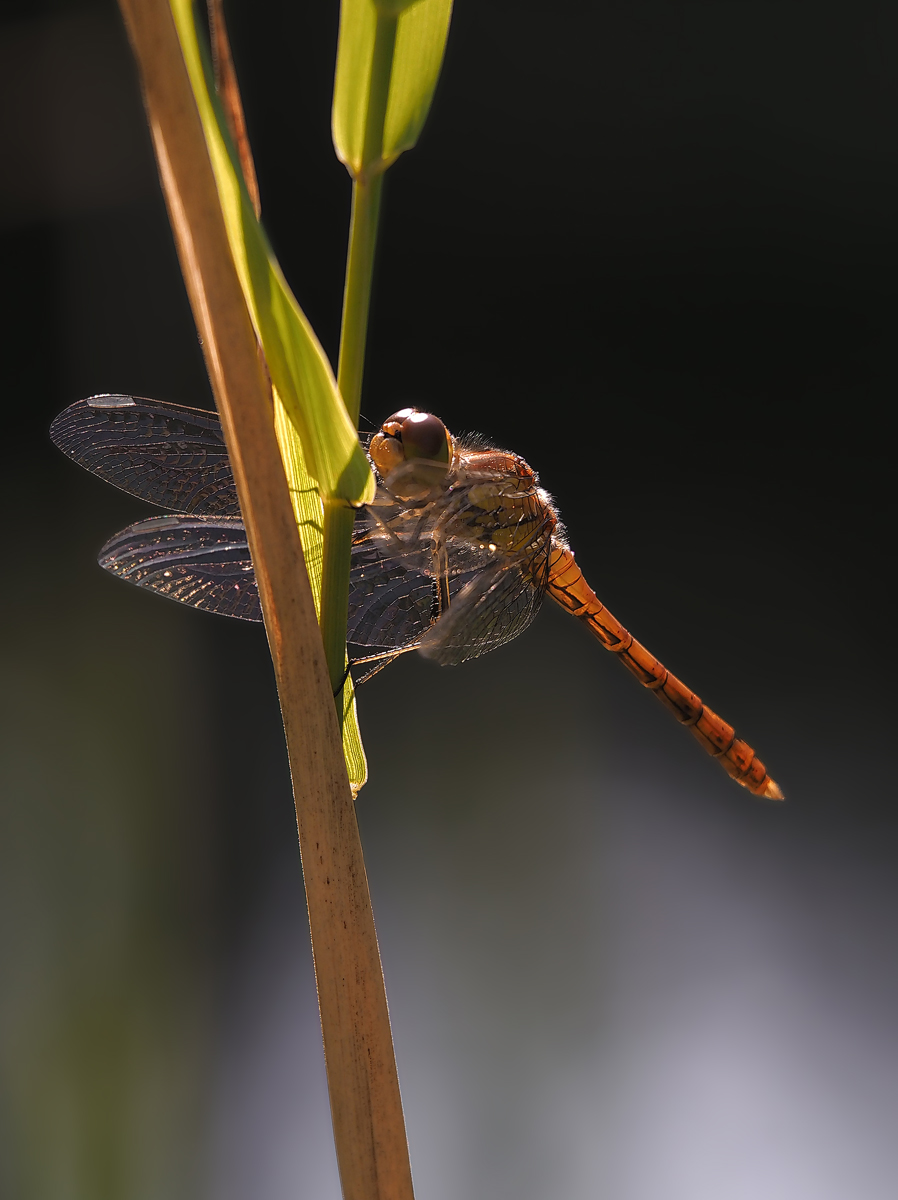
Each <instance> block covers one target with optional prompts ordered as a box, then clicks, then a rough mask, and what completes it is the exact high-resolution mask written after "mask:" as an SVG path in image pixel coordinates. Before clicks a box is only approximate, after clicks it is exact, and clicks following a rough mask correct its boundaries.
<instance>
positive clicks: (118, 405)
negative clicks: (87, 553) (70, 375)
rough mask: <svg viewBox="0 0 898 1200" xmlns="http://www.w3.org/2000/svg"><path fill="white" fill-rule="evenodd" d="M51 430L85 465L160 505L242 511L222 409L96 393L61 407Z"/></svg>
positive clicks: (64, 449) (227, 512)
mask: <svg viewBox="0 0 898 1200" xmlns="http://www.w3.org/2000/svg"><path fill="white" fill-rule="evenodd" d="M50 437H51V438H52V439H53V441H54V442H55V443H56V445H57V446H58V447H59V449H60V450H62V452H63V453H64V454H67V455H68V456H69V458H72V459H74V460H75V462H76V463H78V464H79V466H82V467H86V468H87V470H88V471H92V472H93V474H94V475H99V477H100V478H101V479H105V480H106V481H107V483H111V484H114V485H115V487H117V488H121V490H122V491H123V492H129V493H130V494H131V495H132V496H137V497H138V498H139V499H141V500H147V501H149V503H150V504H156V505H158V507H159V508H168V509H171V510H172V511H173V512H182V513H209V514H210V515H212V514H214V515H217V516H239V515H240V505H239V504H238V502H237V490H236V488H235V486H234V476H233V473H232V471H231V464H230V461H229V460H228V452H227V450H226V449H225V444H224V437H223V435H222V432H221V423H220V421H219V419H218V417H217V415H216V414H215V413H211V412H210V413H206V412H202V411H201V410H199V409H194V408H184V407H182V406H181V405H180V404H164V403H163V402H162V401H160V400H141V399H139V398H136V397H134V396H117V395H116V396H92V397H91V398H90V399H89V400H79V401H78V403H77V404H72V405H71V406H70V407H69V408H67V409H66V410H65V411H64V412H62V413H60V414H59V416H58V417H57V418H56V420H55V421H54V422H53V424H52V425H51V426H50Z"/></svg>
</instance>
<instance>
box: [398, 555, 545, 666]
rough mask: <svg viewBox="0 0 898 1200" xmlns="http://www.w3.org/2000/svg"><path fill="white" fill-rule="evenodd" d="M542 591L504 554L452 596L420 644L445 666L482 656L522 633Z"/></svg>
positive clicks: (535, 609) (533, 614) (533, 613)
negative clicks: (445, 608) (504, 556)
mask: <svg viewBox="0 0 898 1200" xmlns="http://www.w3.org/2000/svg"><path fill="white" fill-rule="evenodd" d="M543 591H544V589H543V588H542V587H539V586H536V585H535V584H534V582H533V578H532V576H531V575H530V574H528V573H525V572H524V571H522V569H521V567H520V566H518V564H517V563H515V562H514V561H513V560H509V559H500V560H498V561H496V562H494V564H493V565H492V566H490V567H486V568H484V569H483V570H481V571H478V572H476V573H475V574H473V576H472V577H471V578H470V579H468V581H467V582H466V583H465V584H464V586H463V587H462V588H461V590H460V591H458V592H457V593H456V595H454V596H452V600H451V603H450V605H449V608H448V609H447V610H446V612H444V613H443V615H442V616H441V617H440V619H439V620H438V621H437V623H436V624H435V625H434V626H433V627H432V628H431V629H430V630H428V631H427V633H425V634H424V636H423V637H422V639H421V642H420V644H419V646H418V649H419V650H420V651H421V653H422V654H423V655H424V656H425V657H426V658H432V659H433V660H434V661H435V662H438V663H439V664H440V666H444V667H448V666H456V665H457V664H458V663H463V662H467V661H468V659H471V658H479V657H480V655H481V654H486V653H488V652H489V651H490V650H495V649H496V648H497V647H499V646H504V645H505V643H506V642H510V641H511V640H512V638H516V637H517V636H518V634H520V633H523V632H524V630H525V629H526V628H527V626H528V625H529V624H530V622H531V621H532V620H533V618H534V617H535V616H536V614H537V613H538V612H539V609H540V605H541V604H542V598H543ZM450 595H451V589H450Z"/></svg>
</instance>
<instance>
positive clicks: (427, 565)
mask: <svg viewBox="0 0 898 1200" xmlns="http://www.w3.org/2000/svg"><path fill="white" fill-rule="evenodd" d="M50 436H51V437H52V439H53V441H54V442H55V443H56V445H57V446H58V447H59V448H60V449H61V450H62V451H63V453H65V454H67V455H68V456H69V457H70V458H72V459H74V460H75V462H77V463H79V464H80V465H81V466H83V467H86V468H87V470H89V471H92V472H93V473H94V474H95V475H99V476H100V478H102V479H106V480H107V481H108V482H109V483H112V484H114V485H115V486H116V487H119V488H121V489H122V490H123V491H126V492H129V493H131V494H132V495H134V496H137V497H139V498H140V499H142V500H147V501H149V502H150V503H151V504H155V505H157V506H159V507H160V508H167V509H169V510H171V511H172V512H174V513H176V514H179V515H177V516H174V517H172V516H167V517H151V518H149V519H147V520H144V521H138V522H137V523H136V524H134V525H131V526H129V527H128V528H127V529H125V530H123V531H122V532H121V533H119V534H117V535H116V536H115V537H114V538H112V539H111V540H110V541H109V542H107V544H106V545H105V546H104V547H103V549H102V550H101V551H100V556H99V561H100V564H101V566H103V567H105V568H106V569H107V570H108V571H111V572H112V573H113V574H115V575H119V576H121V577H122V578H125V579H128V580H129V581H130V582H132V583H136V584H138V585H139V586H141V587H145V588H150V589H151V590H153V591H156V592H158V593H160V594H161V595H164V596H167V597H169V598H170V599H173V600H178V601H180V602H181V603H184V604H189V605H191V606H192V607H194V608H200V609H204V610H206V611H209V612H216V613H220V614H222V615H225V616H233V617H239V618H242V619H244V620H250V621H259V620H261V618H262V613H261V607H260V604H259V596H258V590H257V588H256V581H255V575H254V573H253V567H252V560H251V558H250V554H249V547H248V545H247V540H246V531H245V529H244V525H243V521H242V518H241V516H240V506H239V503H238V501H237V492H236V488H235V486H234V478H233V474H232V472H231V467H230V462H229V460H228V455H227V449H226V447H225V444H224V438H223V436H222V432H221V426H220V424H219V421H218V418H217V416H216V415H215V414H214V413H208V412H202V411H199V410H197V409H190V408H185V407H183V406H181V405H177V404H167V403H163V402H161V401H156V400H143V399H140V398H137V397H133V396H122V395H109V396H94V397H91V398H90V399H88V400H80V401H78V403H76V404H73V405H71V406H70V407H69V408H67V409H66V410H65V411H64V412H62V413H60V415H59V416H58V417H57V418H56V420H55V421H54V422H53V425H52V426H51V429H50ZM368 453H369V458H370V461H371V464H372V467H373V468H374V470H375V474H376V477H377V485H378V486H377V491H376V495H375V498H374V500H373V502H372V503H371V504H369V505H366V506H365V507H364V508H362V509H360V510H359V513H358V515H357V517H356V523H355V530H354V534H353V546H352V564H351V571H350V599H349V619H348V640H349V642H350V644H351V646H353V647H356V648H358V649H357V650H356V652H355V656H354V660H355V661H356V662H362V663H369V664H370V663H374V664H376V665H375V666H373V667H372V668H371V669H370V670H369V671H368V674H369V675H370V674H373V673H374V672H375V671H377V670H379V669H380V667H381V666H383V665H386V664H387V663H389V662H392V661H393V660H394V659H395V658H396V657H398V655H400V654H403V653H406V652H407V651H409V650H419V651H420V652H421V653H422V654H424V655H426V656H427V657H429V658H432V659H434V660H435V661H436V662H438V663H440V664H441V665H453V664H456V663H462V662H465V661H467V660H468V659H471V658H476V657H478V656H480V655H482V654H485V653H487V652H488V651H490V650H493V649H495V648H496V647H498V646H501V645H504V644H505V643H506V642H509V641H511V640H512V639H513V638H515V637H517V636H518V634H520V633H522V632H523V630H524V629H526V628H527V626H528V625H529V624H530V623H531V621H532V620H533V619H534V617H535V616H536V614H537V612H538V611H539V608H540V605H541V603H542V599H543V596H544V595H545V594H546V593H547V592H548V594H549V595H550V596H551V597H552V598H553V599H554V600H556V601H557V602H558V603H559V604H560V605H561V606H562V607H563V608H564V609H565V610H566V611H568V612H570V613H571V614H572V615H574V616H576V617H578V618H580V620H581V621H583V622H584V623H585V624H586V625H587V626H588V628H589V629H590V631H591V632H592V633H593V634H594V635H595V636H596V637H597V638H598V639H599V641H601V643H602V645H603V646H605V648H606V649H608V650H611V651H612V652H614V653H616V654H617V655H618V656H619V658H620V660H621V662H623V663H624V665H625V666H626V667H627V668H628V670H630V671H631V673H632V674H634V675H636V677H637V678H638V679H639V681H640V682H641V683H642V684H643V685H644V686H645V687H647V688H649V689H651V690H652V691H654V693H655V695H656V696H657V697H658V698H659V699H660V700H661V701H662V703H664V705H665V707H667V708H668V709H669V710H670V711H671V712H672V713H673V714H674V715H675V716H676V717H677V719H678V720H679V721H681V722H682V723H683V724H685V725H687V726H689V727H690V728H691V729H692V732H693V734H694V735H695V736H696V738H697V739H698V740H699V742H701V744H702V745H703V747H704V749H705V750H706V751H707V752H708V753H709V754H711V755H712V756H713V757H715V758H717V759H718V760H719V761H720V763H721V765H722V766H723V767H724V769H725V770H726V771H727V773H728V774H729V775H731V776H732V777H733V778H734V779H736V781H737V782H738V783H741V784H742V785H744V786H745V787H748V788H749V789H750V790H751V791H753V792H756V793H758V794H761V795H765V796H767V797H769V798H772V799H780V798H781V797H782V793H781V792H780V790H779V788H778V787H777V785H776V784H775V783H774V782H773V780H771V779H770V777H769V775H768V774H767V772H766V769H765V768H764V765H763V763H761V762H760V760H759V759H758V757H757V755H755V753H754V751H753V750H752V749H751V747H750V746H748V745H747V744H746V743H745V742H743V741H741V740H740V739H738V738H737V737H736V736H735V733H734V732H733V730H732V728H731V727H730V726H729V725H727V724H726V722H724V721H722V720H721V718H720V717H718V716H717V715H716V714H715V713H714V712H712V711H711V709H709V708H708V707H707V706H706V705H704V704H703V703H702V702H701V700H700V699H699V698H698V697H697V696H696V695H694V693H692V692H690V691H689V690H688V688H686V687H685V686H684V685H683V684H682V683H680V681H679V680H678V679H677V678H676V677H675V676H673V675H671V674H670V672H669V671H667V670H666V668H665V667H663V666H662V665H661V663H660V662H658V660H657V659H655V658H654V657H653V656H652V655H650V654H649V653H648V651H646V650H645V648H644V647H643V646H641V645H640V643H639V642H637V641H635V640H634V638H633V637H632V635H631V634H629V633H628V632H627V630H626V629H624V628H623V626H622V625H621V624H620V623H619V622H618V621H616V620H615V618H614V617H612V616H611V614H610V613H609V612H608V610H607V609H606V608H605V607H604V605H603V604H602V603H601V601H599V600H598V598H597V597H596V595H595V593H594V592H593V591H592V589H591V588H590V587H589V585H588V584H587V583H586V581H585V580H584V579H583V576H582V574H581V573H580V570H579V567H578V566H577V565H576V563H575V561H574V556H573V554H572V552H571V550H570V548H569V547H568V545H567V542H566V541H565V539H564V536H563V533H562V531H561V526H560V523H559V520H558V516H557V513H556V511H555V508H554V505H553V503H552V500H551V498H550V497H549V496H548V494H547V493H546V492H544V491H543V490H542V489H541V488H540V486H539V480H538V479H537V476H536V474H535V472H534V471H533V470H532V469H531V468H530V467H529V466H528V465H527V463H526V462H524V460H523V459H522V458H520V457H519V456H518V455H516V454H512V453H511V452H509V451H506V450H496V449H484V448H482V447H481V446H480V445H479V444H477V443H475V442H465V441H464V440H463V439H456V438H453V437H452V435H451V434H450V433H449V432H448V431H447V430H446V427H445V425H444V424H443V422H442V421H440V419H439V418H438V417H435V416H433V415H432V414H430V413H423V412H419V411H418V410H417V409H413V408H406V409H401V410H400V411H399V412H396V413H394V414H393V415H392V416H391V417H389V418H388V419H387V420H386V421H385V422H384V423H383V425H382V426H381V428H380V429H379V430H378V432H377V433H376V434H375V435H374V436H373V437H372V438H371V441H370V444H369V447H368ZM359 649H360V650H361V651H362V654H361V657H359V654H358V650H359ZM365 677H366V678H367V675H366V676H365Z"/></svg>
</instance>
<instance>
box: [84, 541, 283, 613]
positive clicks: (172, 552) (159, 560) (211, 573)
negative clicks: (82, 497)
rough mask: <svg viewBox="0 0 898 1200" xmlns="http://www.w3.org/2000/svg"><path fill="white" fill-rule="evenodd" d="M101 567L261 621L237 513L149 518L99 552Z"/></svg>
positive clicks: (184, 599)
mask: <svg viewBox="0 0 898 1200" xmlns="http://www.w3.org/2000/svg"><path fill="white" fill-rule="evenodd" d="M99 562H100V566H101V567H105V568H106V570H107V571H111V572H112V574H113V575H118V576H120V577H121V578H122V579H127V580H128V581H129V582H130V583H136V584H137V585H138V587H144V588H149V589H150V590H151V591H154V592H158V593H159V594H160V595H161V596H167V597H168V598H169V599H170V600H178V601H180V603H181V604H189V605H191V606H192V607H193V608H200V609H203V610H204V611H205V612H214V613H220V614H221V615H222V616H226V617H239V618H241V619H242V620H244V621H261V620H262V608H261V605H260V604H259V592H258V588H257V587H256V577H255V575H254V574H253V564H252V560H251V558H250V554H249V546H248V544H247V541H246V530H245V528H244V525H243V522H242V521H241V520H240V518H239V517H190V518H185V517H151V518H150V519H149V520H148V521H138V522H137V524H136V525H129V526H128V528H127V529H123V530H122V532H121V533H117V534H116V535H115V537H114V538H112V539H111V540H110V541H108V542H107V543H106V545H105V546H104V547H103V549H102V550H101V551H100V556H99Z"/></svg>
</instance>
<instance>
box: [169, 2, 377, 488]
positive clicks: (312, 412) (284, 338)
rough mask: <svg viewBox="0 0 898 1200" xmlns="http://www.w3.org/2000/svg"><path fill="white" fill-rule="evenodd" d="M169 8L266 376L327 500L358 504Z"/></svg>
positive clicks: (335, 410) (321, 367)
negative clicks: (275, 390)
mask: <svg viewBox="0 0 898 1200" xmlns="http://www.w3.org/2000/svg"><path fill="white" fill-rule="evenodd" d="M171 8H172V13H173V15H174V18H175V25H176V26H177V29H178V36H179V38H180V40H181V48H182V50H183V52H184V59H185V62H186V64H187V70H188V73H189V75H190V82H191V85H192V87H193V93H194V96H195V98H196V102H197V108H198V109H199V114H200V118H201V120H202V123H203V131H204V133H205V135H206V144H207V146H208V148H209V157H210V159H211V161H212V169H213V171H214V173H215V181H216V184H217V185H218V194H219V200H220V202H221V207H222V212H223V214H224V219H225V225H226V227H227V231H228V239H229V241H230V245H231V253H232V254H233V256H234V262H235V264H236V267H237V272H238V274H239V276H240V282H241V285H242V287H243V292H244V295H245V297H246V301H247V306H248V307H249V310H250V315H251V316H252V319H253V324H254V325H255V327H256V332H257V333H258V335H259V340H260V341H261V343H262V348H263V349H264V351H265V358H266V361H267V363H268V370H269V372H270V374H271V380H272V383H273V384H274V386H275V387H276V388H277V390H278V393H279V394H280V397H281V400H282V402H283V405H284V408H285V409H286V411H287V415H288V416H289V418H290V420H291V421H292V422H293V424H294V425H295V426H296V428H297V431H298V432H299V435H300V438H301V440H302V446H303V452H304V454H305V457H306V459H307V465H308V468H309V471H310V472H311V473H312V474H313V475H314V477H315V479H316V480H317V482H318V488H319V491H320V492H321V495H322V496H324V497H325V498H331V499H339V500H344V501H346V502H347V503H349V504H353V505H357V504H360V503H364V502H366V501H368V500H371V499H373V496H374V479H373V477H372V475H371V470H370V468H369V466H368V460H367V459H366V457H365V454H364V452H363V451H362V449H361V447H360V445H359V440H358V434H357V433H356V431H355V429H354V427H353V425H352V422H351V421H350V420H349V416H348V414H347V412H346V408H345V405H344V404H343V401H342V400H341V398H340V393H339V392H338V391H337V384H336V381H335V379H334V374H333V371H332V370H331V366H330V363H329V362H328V360H327V356H326V355H325V353H324V351H323V350H322V348H321V345H320V343H319V342H318V339H317V338H316V337H315V333H314V331H313V329H312V327H311V325H310V324H309V322H308V320H307V319H306V316H305V314H304V313H303V311H302V309H301V308H300V307H299V304H298V303H297V302H296V297H295V296H294V295H293V293H292V292H291V291H290V288H289V286H288V284H287V281H286V280H285V279H284V276H283V273H282V272H281V269H280V267H279V266H278V263H277V260H276V259H275V257H274V254H273V252H272V250H271V247H270V246H269V244H268V239H267V238H266V236H265V233H264V231H263V229H262V226H261V225H260V224H259V221H258V220H257V218H256V215H255V213H254V212H253V209H252V205H251V203H250V200H249V196H248V195H247V192H246V187H245V186H244V183H243V176H242V172H241V170H240V166H239V163H238V160H237V155H236V152H235V150H234V147H233V144H232V143H231V139H230V136H229V135H228V133H227V129H226V125H225V121H224V118H223V116H222V113H221V108H220V106H219V104H218V100H217V97H216V96H215V94H214V91H213V89H212V88H211V87H210V86H209V74H208V58H207V56H205V55H204V54H203V52H202V50H201V48H200V42H199V38H198V37H197V32H196V26H195V24H194V21H193V7H192V4H191V2H190V0H171Z"/></svg>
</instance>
